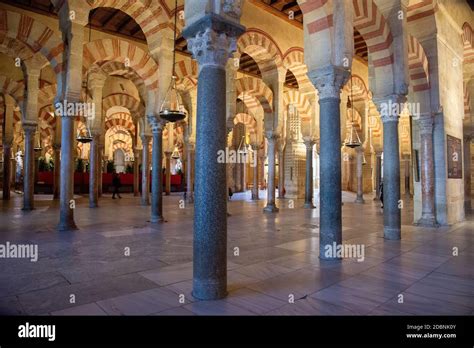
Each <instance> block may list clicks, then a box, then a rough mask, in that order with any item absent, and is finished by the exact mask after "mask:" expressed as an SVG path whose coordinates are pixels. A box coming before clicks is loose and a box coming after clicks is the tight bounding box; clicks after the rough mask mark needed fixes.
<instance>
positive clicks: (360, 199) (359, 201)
mask: <svg viewBox="0 0 474 348" xmlns="http://www.w3.org/2000/svg"><path fill="white" fill-rule="evenodd" d="M354 203H358V204H364V203H365V200H364V198H362V197H357V198H356V199H355V201H354Z"/></svg>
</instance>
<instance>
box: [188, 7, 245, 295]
mask: <svg viewBox="0 0 474 348" xmlns="http://www.w3.org/2000/svg"><path fill="white" fill-rule="evenodd" d="M244 30H245V29H244V28H243V27H242V26H240V25H238V24H235V23H232V22H229V21H227V20H225V19H224V18H223V17H220V16H218V15H215V14H208V15H206V16H204V17H202V18H201V19H199V20H198V21H196V22H194V23H193V24H192V25H191V26H188V27H186V28H185V29H184V32H183V36H184V37H185V38H186V39H187V40H188V49H189V50H190V51H191V52H192V53H193V56H194V58H195V59H196V60H197V61H198V63H199V77H198V81H199V82H198V91H197V121H196V124H197V130H196V161H195V195H194V199H195V205H194V257H193V259H194V261H193V262H194V267H193V296H194V297H196V298H198V299H202V300H215V299H219V298H223V297H225V296H226V294H227V187H226V164H225V163H218V161H217V155H218V151H225V148H226V145H227V137H226V119H225V115H226V73H225V66H226V63H227V60H228V59H229V58H230V56H231V53H232V50H233V49H235V48H234V47H235V43H236V40H237V37H238V36H240V35H241V34H242V33H243V32H244ZM210 129H212V132H211V131H209V130H210Z"/></svg>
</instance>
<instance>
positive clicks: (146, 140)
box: [140, 134, 151, 143]
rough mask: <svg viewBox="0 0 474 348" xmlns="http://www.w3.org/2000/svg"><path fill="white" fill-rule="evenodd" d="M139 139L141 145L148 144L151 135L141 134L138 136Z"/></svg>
mask: <svg viewBox="0 0 474 348" xmlns="http://www.w3.org/2000/svg"><path fill="white" fill-rule="evenodd" d="M140 139H142V143H149V142H150V140H151V135H149V134H142V135H140Z"/></svg>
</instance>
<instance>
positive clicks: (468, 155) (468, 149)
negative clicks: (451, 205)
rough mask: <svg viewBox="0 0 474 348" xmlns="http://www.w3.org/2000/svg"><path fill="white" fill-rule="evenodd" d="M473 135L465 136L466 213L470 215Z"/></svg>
mask: <svg viewBox="0 0 474 348" xmlns="http://www.w3.org/2000/svg"><path fill="white" fill-rule="evenodd" d="M471 139H472V136H471V135H465V136H464V151H463V152H464V211H465V213H466V214H469V213H470V212H471V210H472V206H471Z"/></svg>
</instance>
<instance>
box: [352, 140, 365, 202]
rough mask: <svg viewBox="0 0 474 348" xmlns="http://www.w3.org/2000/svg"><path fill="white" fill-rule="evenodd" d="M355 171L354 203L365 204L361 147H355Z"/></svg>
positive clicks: (362, 149) (362, 151)
mask: <svg viewBox="0 0 474 348" xmlns="http://www.w3.org/2000/svg"><path fill="white" fill-rule="evenodd" d="M355 150H356V166H357V168H356V170H357V196H356V199H355V201H354V202H355V203H361V204H363V203H365V201H364V177H363V171H362V170H363V168H362V166H363V164H364V148H363V146H358V147H356V149H355Z"/></svg>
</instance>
